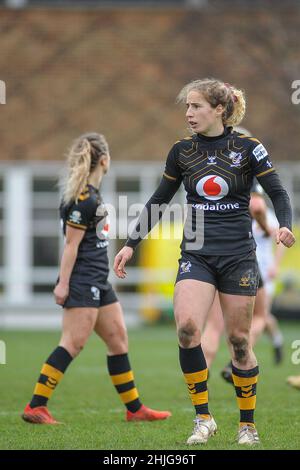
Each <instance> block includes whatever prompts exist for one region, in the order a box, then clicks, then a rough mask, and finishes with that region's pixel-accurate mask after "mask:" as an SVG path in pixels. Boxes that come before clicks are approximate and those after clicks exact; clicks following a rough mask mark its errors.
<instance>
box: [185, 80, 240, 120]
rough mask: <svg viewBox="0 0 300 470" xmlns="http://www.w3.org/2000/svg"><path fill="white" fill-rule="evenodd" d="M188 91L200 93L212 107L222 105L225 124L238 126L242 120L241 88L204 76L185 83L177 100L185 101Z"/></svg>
mask: <svg viewBox="0 0 300 470" xmlns="http://www.w3.org/2000/svg"><path fill="white" fill-rule="evenodd" d="M190 91H198V92H199V93H201V94H202V95H203V96H204V98H205V99H206V101H208V103H209V104H210V105H211V106H212V107H213V108H216V107H217V106H218V104H221V105H222V106H223V107H224V112H223V115H222V120H223V124H224V125H225V126H238V125H239V124H240V122H242V120H243V117H244V115H245V111H246V100H245V95H244V92H243V91H242V90H238V89H237V88H235V87H234V86H232V85H230V84H229V83H224V82H222V81H220V80H217V79H215V78H204V79H201V80H194V81H192V82H190V83H188V84H187V85H185V86H184V87H183V88H182V90H181V91H180V93H179V95H178V96H177V102H185V101H186V98H187V95H188V93H189V92H190Z"/></svg>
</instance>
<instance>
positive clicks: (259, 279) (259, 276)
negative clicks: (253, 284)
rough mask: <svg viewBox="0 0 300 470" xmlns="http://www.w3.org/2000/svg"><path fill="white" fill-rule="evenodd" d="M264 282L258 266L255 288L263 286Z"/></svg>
mask: <svg viewBox="0 0 300 470" xmlns="http://www.w3.org/2000/svg"><path fill="white" fill-rule="evenodd" d="M264 285H265V283H264V280H263V278H262V275H261V272H260V269H259V267H258V286H257V288H258V289H261V288H262V287H264Z"/></svg>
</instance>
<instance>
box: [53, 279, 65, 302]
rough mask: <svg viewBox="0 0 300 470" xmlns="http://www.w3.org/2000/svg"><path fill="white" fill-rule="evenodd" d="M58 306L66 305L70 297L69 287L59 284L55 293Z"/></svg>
mask: <svg viewBox="0 0 300 470" xmlns="http://www.w3.org/2000/svg"><path fill="white" fill-rule="evenodd" d="M53 294H54V297H55V302H56V303H57V305H64V303H65V301H66V300H67V297H68V295H69V286H68V285H65V284H60V283H58V284H57V285H56V287H55V289H54V291H53Z"/></svg>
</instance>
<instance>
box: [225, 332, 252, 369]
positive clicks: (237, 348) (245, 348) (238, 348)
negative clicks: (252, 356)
mask: <svg viewBox="0 0 300 470" xmlns="http://www.w3.org/2000/svg"><path fill="white" fill-rule="evenodd" d="M229 341H230V343H231V345H232V348H233V352H234V359H235V360H236V362H238V363H239V364H241V365H244V364H246V363H247V359H248V354H249V342H248V340H247V339H246V338H244V337H239V336H235V335H232V336H230V337H229Z"/></svg>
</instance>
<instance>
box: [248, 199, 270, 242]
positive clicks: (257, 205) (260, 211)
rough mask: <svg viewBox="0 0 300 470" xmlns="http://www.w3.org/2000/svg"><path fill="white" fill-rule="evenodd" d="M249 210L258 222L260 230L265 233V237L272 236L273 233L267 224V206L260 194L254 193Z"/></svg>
mask: <svg viewBox="0 0 300 470" xmlns="http://www.w3.org/2000/svg"><path fill="white" fill-rule="evenodd" d="M249 209H250V214H251V217H252V218H253V219H255V220H256V222H257V223H258V225H259V226H260V228H261V229H262V230H263V231H264V233H265V236H266V237H269V236H271V231H270V228H269V227H268V222H267V204H266V202H265V200H264V198H263V197H261V196H260V195H259V194H256V193H252V194H251V199H250V204H249Z"/></svg>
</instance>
